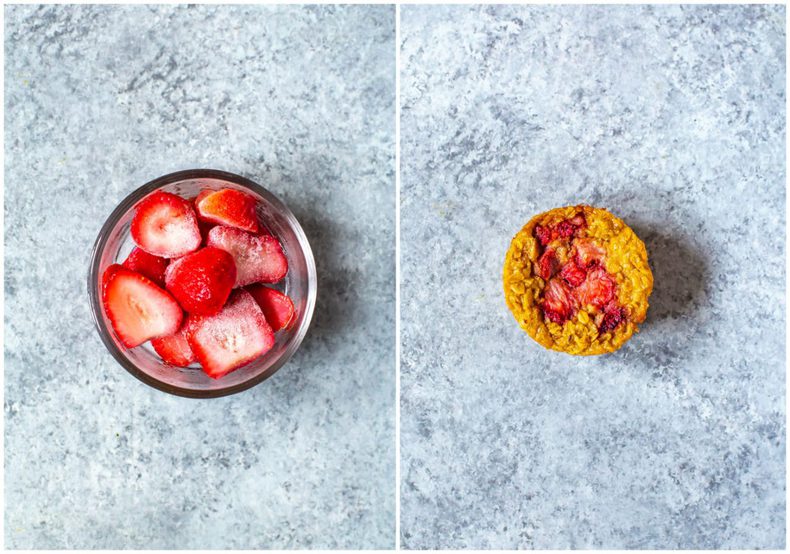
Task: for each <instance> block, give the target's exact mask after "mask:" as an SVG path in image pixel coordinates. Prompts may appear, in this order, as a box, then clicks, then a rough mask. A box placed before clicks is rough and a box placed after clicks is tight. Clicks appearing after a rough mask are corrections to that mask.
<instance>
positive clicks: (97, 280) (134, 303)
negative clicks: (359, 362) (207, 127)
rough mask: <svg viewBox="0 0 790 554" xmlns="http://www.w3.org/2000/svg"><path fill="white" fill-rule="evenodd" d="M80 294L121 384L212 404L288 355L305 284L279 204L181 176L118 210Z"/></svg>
mask: <svg viewBox="0 0 790 554" xmlns="http://www.w3.org/2000/svg"><path fill="white" fill-rule="evenodd" d="M88 287H89V294H90V299H91V305H92V308H93V316H94V320H95V323H96V327H97V329H98V331H99V335H100V337H101V339H102V341H103V342H104V344H105V346H107V348H108V349H109V351H110V352H111V354H112V355H113V356H114V357H115V359H116V360H117V361H118V362H119V363H120V364H121V365H122V366H124V367H125V368H126V369H127V370H128V371H129V372H130V373H132V375H134V376H135V377H137V378H139V379H141V380H142V381H144V382H146V383H148V384H149V385H152V386H154V387H156V388H159V389H161V390H164V391H166V392H170V393H173V394H178V395H182V396H191V397H215V396H223V395H226V394H232V393H235V392H239V391H241V390H244V389H246V388H249V387H251V386H253V385H255V384H257V383H259V382H261V381H263V380H264V379H266V378H267V377H269V376H270V375H272V374H273V373H274V372H275V371H276V370H277V369H279V367H281V366H282V365H283V364H284V363H285V362H286V361H287V360H288V359H289V358H290V357H291V356H292V355H293V353H294V352H295V351H296V349H297V348H298V347H299V344H300V343H301V341H302V339H303V338H304V336H305V333H306V331H307V328H308V326H309V323H310V319H311V316H312V311H313V308H314V305H315V295H316V275H315V264H314V262H313V257H312V252H311V251H310V246H309V243H308V242H307V238H306V237H305V235H304V232H303V231H302V229H301V226H300V225H299V223H298V221H297V220H296V218H295V217H294V216H293V214H292V213H291V212H290V211H289V210H288V208H287V207H286V206H285V205H284V204H282V202H280V201H279V200H278V199H277V198H276V197H274V196H273V195H272V194H271V193H270V192H268V191H266V190H265V189H263V187H260V185H257V184H256V183H254V182H252V181H250V180H248V179H245V178H243V177H240V176H238V175H234V174H231V173H226V172H221V171H215V170H190V171H184V172H179V173H174V174H170V175H166V176H164V177H161V178H159V179H156V180H154V181H152V182H150V183H148V184H147V185H144V186H143V187H141V188H140V189H138V190H137V191H135V192H134V193H132V194H131V195H130V196H129V197H128V198H127V199H125V200H124V201H123V202H121V204H120V205H119V206H118V207H117V208H116V210H115V211H114V212H113V214H112V215H111V216H110V217H109V219H108V220H107V222H106V223H105V225H104V227H103V228H102V231H101V232H100V234H99V237H98V239H97V241H96V245H95V247H94V251H93V257H92V260H91V269H90V275H89V282H88ZM264 289H265V290H264Z"/></svg>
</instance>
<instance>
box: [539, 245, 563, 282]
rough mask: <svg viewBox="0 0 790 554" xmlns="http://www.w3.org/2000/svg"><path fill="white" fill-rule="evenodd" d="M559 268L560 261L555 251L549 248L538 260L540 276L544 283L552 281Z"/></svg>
mask: <svg viewBox="0 0 790 554" xmlns="http://www.w3.org/2000/svg"><path fill="white" fill-rule="evenodd" d="M558 268H559V261H558V260H557V256H556V254H555V252H554V250H553V249H551V248H547V249H546V251H545V252H544V253H543V254H541V256H540V258H538V276H539V277H540V278H541V279H543V280H544V281H548V280H549V279H551V278H552V277H553V276H554V274H555V273H556V272H557V269H558Z"/></svg>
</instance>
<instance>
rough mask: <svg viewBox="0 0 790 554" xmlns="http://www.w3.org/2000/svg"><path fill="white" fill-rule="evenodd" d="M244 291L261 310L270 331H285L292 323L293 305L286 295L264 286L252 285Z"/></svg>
mask: <svg viewBox="0 0 790 554" xmlns="http://www.w3.org/2000/svg"><path fill="white" fill-rule="evenodd" d="M246 290H247V292H249V293H250V294H251V295H252V297H253V298H254V299H255V301H256V302H257V303H258V306H260V307H261V310H263V315H264V316H266V321H268V322H269V325H270V326H271V328H272V331H279V330H280V329H285V328H286V327H289V326H290V325H291V323H293V321H294V319H295V318H294V314H295V310H294V303H293V301H292V300H291V299H290V298H289V297H288V296H287V295H285V294H283V293H281V292H280V291H279V290H276V289H273V288H270V287H266V286H264V285H252V286H251V287H247V289H246Z"/></svg>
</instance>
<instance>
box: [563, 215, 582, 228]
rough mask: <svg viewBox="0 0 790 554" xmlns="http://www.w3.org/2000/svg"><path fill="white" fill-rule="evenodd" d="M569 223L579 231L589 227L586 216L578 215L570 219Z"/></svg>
mask: <svg viewBox="0 0 790 554" xmlns="http://www.w3.org/2000/svg"><path fill="white" fill-rule="evenodd" d="M566 221H567V222H568V223H570V224H571V225H573V226H574V227H576V228H577V229H581V228H582V227H587V218H585V217H584V214H576V215H575V216H573V217H572V218H570V219H567V220H566Z"/></svg>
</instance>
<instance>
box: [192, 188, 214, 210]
mask: <svg viewBox="0 0 790 554" xmlns="http://www.w3.org/2000/svg"><path fill="white" fill-rule="evenodd" d="M214 192H215V191H213V190H211V189H205V190H201V191H200V192H199V193H198V195H197V196H196V197H195V210H197V205H198V202H200V201H201V200H203V199H204V198H205V197H206V196H208V195H210V194H214Z"/></svg>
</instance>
